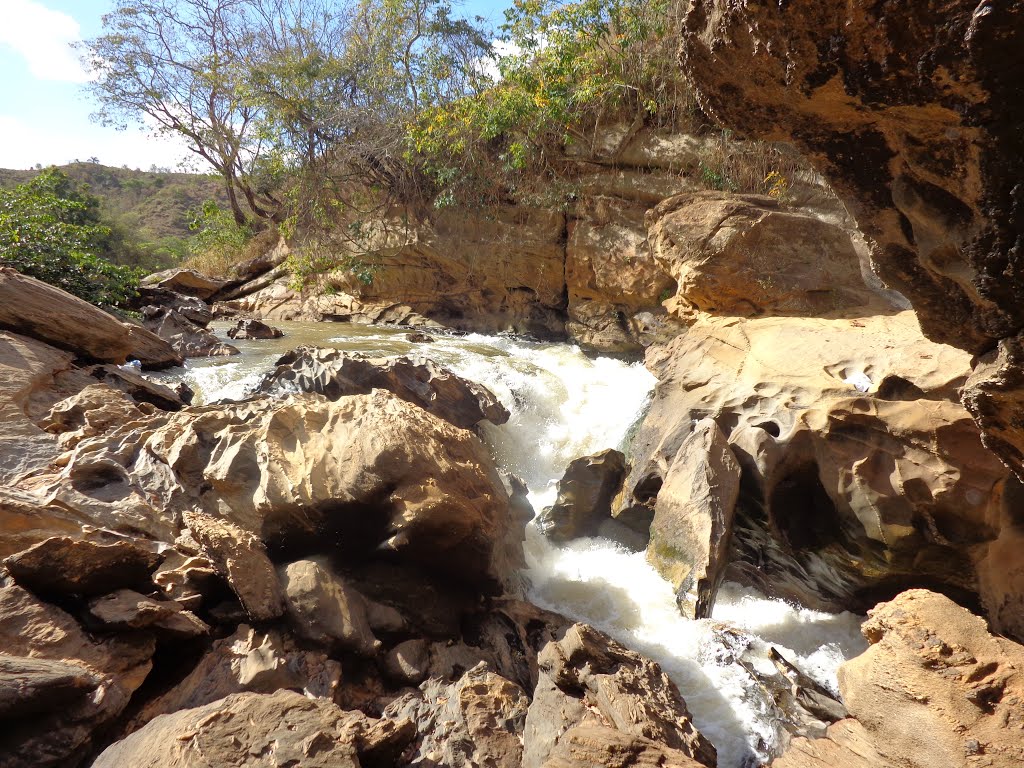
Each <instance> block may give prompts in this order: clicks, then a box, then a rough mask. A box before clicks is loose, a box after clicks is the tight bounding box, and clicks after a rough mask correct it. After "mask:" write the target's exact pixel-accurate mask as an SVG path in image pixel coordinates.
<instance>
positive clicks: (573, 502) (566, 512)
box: [537, 449, 626, 541]
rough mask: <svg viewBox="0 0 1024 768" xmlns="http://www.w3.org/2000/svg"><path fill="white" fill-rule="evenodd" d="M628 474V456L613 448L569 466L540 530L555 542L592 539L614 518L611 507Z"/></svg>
mask: <svg viewBox="0 0 1024 768" xmlns="http://www.w3.org/2000/svg"><path fill="white" fill-rule="evenodd" d="M625 474H626V457H625V456H624V455H623V454H622V453H621V452H620V451H616V450H614V449H608V450H605V451H601V452H600V453H595V454H593V455H591V456H583V457H582V458H579V459H574V460H573V461H572V462H570V463H569V466H568V468H567V469H566V470H565V474H564V475H563V476H562V479H561V480H559V481H558V496H557V498H556V499H555V503H554V504H553V505H552V506H550V507H545V508H544V511H543V512H541V514H540V516H539V517H538V518H537V527H538V528H539V529H540V531H541V532H542V533H543V534H544V535H545V536H547V537H548V538H549V539H551V540H552V541H568V540H569V539H575V538H577V537H579V536H592V535H594V534H596V533H597V529H598V527H599V526H600V525H601V523H602V522H603V521H605V520H607V519H608V518H610V517H611V504H612V499H613V498H615V494H616V493H618V490H619V487H620V486H621V485H622V479H623V477H624V476H625Z"/></svg>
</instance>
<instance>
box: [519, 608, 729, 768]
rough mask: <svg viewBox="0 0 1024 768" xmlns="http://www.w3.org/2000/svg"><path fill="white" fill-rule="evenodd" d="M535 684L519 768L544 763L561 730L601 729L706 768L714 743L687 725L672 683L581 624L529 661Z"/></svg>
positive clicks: (711, 760)
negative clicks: (535, 666) (535, 672)
mask: <svg viewBox="0 0 1024 768" xmlns="http://www.w3.org/2000/svg"><path fill="white" fill-rule="evenodd" d="M537 663H538V666H539V667H540V670H541V673H542V674H541V680H540V682H539V683H538V685H537V689H536V691H535V693H534V698H533V702H532V703H531V705H530V712H529V715H528V717H527V724H526V734H525V738H526V752H525V757H524V760H523V765H524V766H525V767H526V768H534V767H535V766H541V765H544V764H545V762H546V761H547V759H548V757H549V755H552V754H553V753H554V750H555V749H557V746H558V745H559V744H560V743H561V740H562V739H563V738H564V737H565V735H566V732H567V731H569V729H571V728H573V727H574V726H577V725H580V724H588V723H596V724H600V725H606V726H609V727H611V728H614V729H615V730H618V731H620V732H621V733H623V734H625V735H627V736H635V737H641V738H643V739H650V740H652V741H654V742H657V743H659V744H662V745H664V746H666V747H668V748H670V749H673V750H680V751H682V752H683V753H684V754H686V755H687V756H688V757H691V758H693V759H694V760H695V761H697V762H698V763H700V764H703V765H706V766H714V765H715V763H716V760H717V757H716V753H715V748H714V746H713V745H712V744H711V743H710V742H709V741H708V740H707V739H706V738H704V736H703V735H701V733H700V732H699V731H698V730H697V728H696V727H695V726H694V725H693V722H692V720H691V717H690V713H689V710H688V709H687V708H686V702H685V701H684V700H683V697H682V696H681V695H680V694H679V690H678V689H677V688H676V686H675V683H673V682H672V681H671V680H669V678H668V675H666V674H665V673H664V672H663V671H662V669H661V667H660V666H658V664H657V663H655V662H653V661H651V660H650V659H647V658H645V657H643V656H641V655H640V654H638V653H635V652H633V651H630V650H628V649H627V648H624V647H623V646H621V645H619V644H618V643H617V642H615V641H614V640H612V639H611V638H610V637H608V636H607V635H605V634H603V633H602V632H599V631H598V630H596V629H594V628H593V627H590V626H588V625H586V624H574V625H573V626H572V627H570V628H569V629H568V630H567V631H566V633H565V636H564V638H563V639H562V640H560V641H557V642H551V643H548V645H547V646H546V647H545V648H544V650H543V651H541V653H540V655H539V656H538V660H537Z"/></svg>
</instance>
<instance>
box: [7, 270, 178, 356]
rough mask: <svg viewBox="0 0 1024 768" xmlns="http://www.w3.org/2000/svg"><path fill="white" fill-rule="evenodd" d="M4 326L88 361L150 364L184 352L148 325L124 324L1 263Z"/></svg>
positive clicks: (86, 303) (57, 289)
mask: <svg viewBox="0 0 1024 768" xmlns="http://www.w3.org/2000/svg"><path fill="white" fill-rule="evenodd" d="M0 328H3V329H6V330H8V331H13V332H15V333H19V334H21V335H23V336H31V337H32V338H35V339H40V340H41V341H44V342H46V343H47V344H51V345H53V346H55V347H58V348H60V349H65V350H68V351H69V352H72V353H74V354H75V355H76V356H78V357H83V358H86V359H89V360H98V361H101V362H109V363H123V362H124V361H125V360H126V359H128V358H129V357H131V358H134V359H136V360H139V361H140V362H141V363H142V364H143V366H146V367H153V368H161V367H167V366H170V365H181V357H180V356H178V355H177V354H176V353H175V352H174V351H173V350H172V349H171V348H170V347H169V346H168V345H167V344H165V343H164V342H163V341H161V340H160V339H158V338H157V337H155V336H154V335H153V334H151V333H149V332H148V331H146V330H145V329H143V328H141V327H139V326H137V325H132V324H126V323H122V322H121V321H120V320H118V319H117V318H116V317H114V316H113V315H110V314H107V313H106V312H104V311H103V310H102V309H99V308H98V307H94V306H93V305H92V304H89V303H88V302H86V301H82V299H79V298H77V297H75V296H72V295H71V294H70V293H67V292H66V291H62V290H61V289H60V288H55V287H54V286H52V285H47V284H46V283H43V282H40V281H39V280H35V279H33V278H31V277H26V276H24V275H22V274H19V273H18V272H15V271H14V270H13V269H10V268H9V267H0Z"/></svg>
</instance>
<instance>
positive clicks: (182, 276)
mask: <svg viewBox="0 0 1024 768" xmlns="http://www.w3.org/2000/svg"><path fill="white" fill-rule="evenodd" d="M224 284H225V281H223V280H214V279H213V278H210V277H207V276H206V275H201V274H199V273H198V272H196V271H195V270H193V269H165V270H163V271H162V272H154V273H153V274H151V275H149V276H147V277H146V278H145V279H143V281H142V283H141V285H142V287H144V288H159V289H163V290H165V291H173V292H174V293H180V294H182V295H183V296H194V297H196V298H197V299H201V300H203V301H205V300H206V299H208V298H210V297H211V296H213V295H214V294H215V293H217V291H219V290H220V289H221V288H223V287H224Z"/></svg>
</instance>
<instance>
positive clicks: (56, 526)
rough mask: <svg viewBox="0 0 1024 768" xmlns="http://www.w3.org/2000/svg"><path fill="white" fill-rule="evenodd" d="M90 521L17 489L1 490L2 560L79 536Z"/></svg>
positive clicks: (0, 556)
mask: <svg viewBox="0 0 1024 768" xmlns="http://www.w3.org/2000/svg"><path fill="white" fill-rule="evenodd" d="M87 521H88V518H87V517H86V516H84V515H82V514H81V513H79V512H78V511H76V510H74V509H72V508H70V507H68V506H65V505H63V504H60V503H50V504H47V503H44V502H41V501H40V500H39V499H37V498H36V497H34V496H32V495H31V494H28V493H25V492H23V491H19V490H17V489H15V488H4V487H0V558H6V557H8V556H9V555H13V554H15V553H18V552H22V551H24V550H26V549H28V548H29V547H31V546H33V545H35V544H38V543H39V542H41V541H45V540H46V539H49V538H53V537H54V536H79V535H81V532H82V529H83V528H84V526H85V525H86V524H87Z"/></svg>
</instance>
